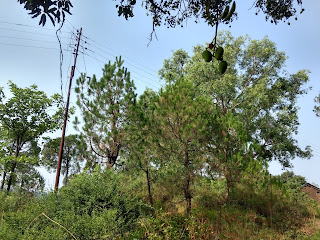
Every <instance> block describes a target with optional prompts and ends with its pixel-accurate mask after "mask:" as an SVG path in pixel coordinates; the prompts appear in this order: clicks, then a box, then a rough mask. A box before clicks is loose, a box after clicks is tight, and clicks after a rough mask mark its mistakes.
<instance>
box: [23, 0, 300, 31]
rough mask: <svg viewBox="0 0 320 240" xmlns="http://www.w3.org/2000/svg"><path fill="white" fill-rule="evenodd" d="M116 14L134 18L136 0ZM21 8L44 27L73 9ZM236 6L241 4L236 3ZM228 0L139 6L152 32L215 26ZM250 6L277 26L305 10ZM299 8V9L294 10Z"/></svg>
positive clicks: (278, 4)
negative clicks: (159, 28) (193, 24)
mask: <svg viewBox="0 0 320 240" xmlns="http://www.w3.org/2000/svg"><path fill="white" fill-rule="evenodd" d="M115 1H116V2H117V4H116V8H117V10H118V15H119V16H123V17H124V18H125V19H127V20H128V19H129V18H132V17H134V7H135V6H136V5H137V1H136V0H129V1H125V0H115ZM18 2H19V3H20V4H23V5H24V8H25V9H26V10H27V11H29V14H31V15H32V18H35V17H38V16H40V15H41V17H40V22H39V24H42V25H43V26H44V25H45V23H46V17H49V18H50V20H51V22H52V23H53V24H55V22H60V21H61V19H62V21H64V19H65V15H66V13H68V14H71V12H70V8H71V7H73V6H72V4H71V1H70V0H57V1H52V0H18ZM236 2H237V3H238V4H239V3H240V1H236ZM230 3H231V0H220V1H211V0H195V1H189V0H174V1H172V0H164V1H163V0H161V1H160V0H146V1H144V2H142V6H143V7H144V8H145V9H146V11H147V14H150V15H151V16H152V22H153V30H154V29H155V27H157V26H161V25H162V24H164V25H166V26H167V27H168V28H169V27H172V28H174V27H176V26H179V25H180V26H181V27H183V24H184V23H185V22H186V21H187V20H188V19H189V18H194V19H195V21H196V22H198V21H200V19H204V20H205V21H206V22H207V23H208V24H209V25H215V24H216V23H218V22H219V21H220V22H222V21H221V19H220V16H221V15H222V13H223V12H224V10H225V9H226V7H227V6H229V5H230ZM252 6H253V7H255V9H256V14H258V13H259V12H262V13H263V14H264V15H265V16H266V20H267V21H269V20H270V22H271V23H275V24H277V23H278V22H279V21H289V19H290V18H292V17H295V19H296V20H297V12H300V14H301V13H302V12H303V11H304V9H303V8H302V0H287V1H275V0H259V1H253V5H252ZM298 7H300V8H301V10H300V11H299V10H297V8H298ZM236 17H237V14H234V15H233V16H232V17H231V18H229V19H228V20H226V21H224V23H227V24H229V23H230V22H231V21H233V20H234V19H235V18H236Z"/></svg>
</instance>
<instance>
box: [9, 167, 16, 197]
mask: <svg viewBox="0 0 320 240" xmlns="http://www.w3.org/2000/svg"><path fill="white" fill-rule="evenodd" d="M16 167H17V162H16V161H14V162H13V163H12V167H11V171H10V176H9V180H8V186H7V192H8V193H9V191H10V188H11V185H12V182H13V176H14V174H15V173H14V170H15V169H16Z"/></svg>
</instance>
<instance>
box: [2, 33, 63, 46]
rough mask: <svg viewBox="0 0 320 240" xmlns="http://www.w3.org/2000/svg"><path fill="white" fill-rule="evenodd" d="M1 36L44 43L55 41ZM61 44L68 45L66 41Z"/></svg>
mask: <svg viewBox="0 0 320 240" xmlns="http://www.w3.org/2000/svg"><path fill="white" fill-rule="evenodd" d="M0 37H1V38H11V39H18V40H28V41H36V42H45V43H55V44H56V43H57V42H53V41H46V40H37V39H32V38H22V37H12V36H3V35H0ZM62 44H63V45H68V44H67V43H62Z"/></svg>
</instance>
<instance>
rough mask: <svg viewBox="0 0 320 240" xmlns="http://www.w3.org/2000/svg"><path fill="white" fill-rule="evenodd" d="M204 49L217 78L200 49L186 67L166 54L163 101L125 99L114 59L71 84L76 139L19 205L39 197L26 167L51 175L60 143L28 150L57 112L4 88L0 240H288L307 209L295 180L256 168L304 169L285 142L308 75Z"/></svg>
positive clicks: (235, 52)
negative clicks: (48, 180)
mask: <svg viewBox="0 0 320 240" xmlns="http://www.w3.org/2000/svg"><path fill="white" fill-rule="evenodd" d="M217 44H218V45H219V46H223V47H224V50H225V51H224V56H223V57H224V59H226V60H227V62H228V69H227V71H226V73H225V74H223V75H221V74H220V73H219V71H218V68H217V64H218V63H217V62H215V61H213V62H210V63H207V62H204V61H203V59H202V56H201V53H202V51H203V49H204V47H203V46H196V47H195V48H194V54H193V56H192V57H190V56H189V55H188V54H187V52H185V51H183V50H178V51H176V52H174V53H173V56H172V57H171V58H170V59H167V60H165V61H164V65H163V68H162V69H161V70H160V71H159V75H160V77H161V78H162V79H163V80H164V81H165V85H164V86H163V88H161V89H160V90H159V91H153V90H151V89H146V90H145V91H144V93H143V94H141V95H140V96H139V97H137V95H136V93H135V86H134V82H133V81H132V80H131V78H130V73H129V72H128V71H127V69H126V68H124V67H123V66H122V64H123V61H122V60H121V58H117V59H116V62H115V63H111V62H109V63H108V64H106V65H105V67H104V69H102V71H103V72H102V77H101V78H100V79H99V78H98V77H96V76H95V75H93V76H92V77H89V76H86V75H85V74H81V76H80V77H79V78H78V79H77V81H76V87H75V92H76V94H77V105H78V107H79V109H80V111H81V117H79V118H77V117H76V119H75V121H74V125H75V128H76V130H78V134H77V135H70V136H68V137H67V138H66V142H65V146H64V156H63V159H64V160H63V165H62V173H63V174H64V185H65V186H64V187H62V188H61V189H60V190H59V191H58V192H57V193H49V194H44V195H42V196H37V197H32V196H31V195H30V199H28V198H26V197H25V196H26V195H25V194H26V193H27V194H30V193H38V192H39V191H41V189H42V188H43V185H44V180H43V178H42V177H41V175H40V174H39V173H38V171H37V168H36V167H38V166H44V167H46V168H47V169H48V170H50V169H51V170H54V169H55V167H56V163H57V158H58V149H59V143H60V139H59V138H57V139H49V138H42V136H43V134H44V133H46V132H50V131H54V130H56V129H58V128H59V127H61V122H62V119H63V117H62V115H63V104H62V99H61V96H59V95H54V96H53V97H47V96H46V94H45V93H43V92H41V91H39V90H37V87H36V86H31V87H30V88H24V89H22V88H18V87H17V86H16V85H15V84H13V83H10V84H9V86H10V90H11V93H12V95H13V97H12V98H10V99H8V100H5V98H4V95H3V94H2V95H1V99H0V100H1V104H0V116H1V117H0V120H1V141H0V144H1V146H2V147H1V149H2V151H1V152H0V159H1V160H0V167H1V171H2V181H1V188H2V189H3V191H4V190H5V189H6V192H7V193H9V192H10V191H11V192H12V193H11V194H9V196H7V194H6V193H5V191H4V192H3V194H2V195H1V198H2V200H3V202H4V204H3V205H2V206H3V207H2V211H3V212H2V219H3V220H2V221H1V227H0V236H3V237H5V239H69V238H70V239H113V238H129V239H130V238H131V239H214V238H219V239H250V238H253V239H257V238H259V239H270V237H272V238H274V239H286V238H287V239H293V238H298V237H299V236H300V237H301V236H302V235H303V233H302V232H301V227H302V226H304V225H305V224H306V223H307V222H308V221H309V219H310V218H311V217H313V218H315V217H316V216H318V214H319V210H318V208H317V205H316V204H315V203H314V202H313V201H312V200H311V199H309V198H308V197H307V196H305V195H304V194H303V193H301V192H300V186H301V185H302V184H303V183H304V181H305V180H304V179H303V178H300V177H298V176H294V175H293V174H291V175H290V174H287V173H286V174H284V175H282V176H271V175H270V174H269V172H268V162H269V161H271V160H277V161H279V162H280V163H281V164H282V166H283V167H290V166H291V162H290V160H291V159H293V158H295V157H300V158H308V157H310V156H311V150H310V149H309V147H307V148H306V149H301V148H300V147H299V146H298V143H297V141H296V140H295V139H294V138H293V137H294V133H297V127H298V125H299V122H298V116H297V111H298V106H297V98H298V97H299V96H301V95H304V94H305V93H307V90H308V89H306V88H305V87H304V85H305V84H306V83H307V81H308V71H307V70H300V71H298V72H297V73H294V74H290V73H288V72H287V71H286V70H285V68H284V66H285V60H286V56H285V54H284V53H283V52H279V51H277V49H276V47H275V43H273V42H271V41H270V40H269V39H268V38H264V39H262V40H251V39H250V38H249V37H238V38H234V37H232V36H231V34H230V33H229V32H222V33H220V34H219V37H218V41H217ZM49 109H50V110H49ZM71 112H73V111H71ZM39 139H43V146H42V148H40V147H39V146H38V144H39ZM81 162H83V163H81ZM81 166H83V168H81ZM80 172H81V173H80ZM293 183H295V184H293ZM22 196H23V197H22ZM0 210H1V209H0ZM1 234H2V235H1Z"/></svg>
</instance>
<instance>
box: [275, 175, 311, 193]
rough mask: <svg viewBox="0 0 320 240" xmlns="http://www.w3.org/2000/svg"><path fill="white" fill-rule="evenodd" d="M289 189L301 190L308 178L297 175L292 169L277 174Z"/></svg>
mask: <svg viewBox="0 0 320 240" xmlns="http://www.w3.org/2000/svg"><path fill="white" fill-rule="evenodd" d="M277 177H278V179H279V180H280V181H281V182H283V183H284V184H285V185H286V186H287V187H288V188H289V189H293V190H300V189H301V187H302V185H303V184H305V183H306V182H307V181H306V178H305V177H302V176H299V175H295V174H294V173H293V172H292V171H287V172H284V173H282V174H281V175H279V176H277Z"/></svg>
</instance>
